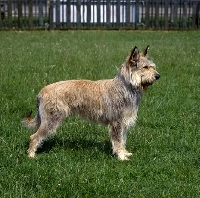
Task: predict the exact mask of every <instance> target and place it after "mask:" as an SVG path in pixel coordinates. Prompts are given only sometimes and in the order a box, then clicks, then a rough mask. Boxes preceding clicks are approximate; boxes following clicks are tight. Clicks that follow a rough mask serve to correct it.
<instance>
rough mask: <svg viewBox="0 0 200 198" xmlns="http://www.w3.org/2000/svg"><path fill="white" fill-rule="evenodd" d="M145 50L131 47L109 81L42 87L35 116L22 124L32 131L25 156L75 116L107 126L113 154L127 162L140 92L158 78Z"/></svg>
mask: <svg viewBox="0 0 200 198" xmlns="http://www.w3.org/2000/svg"><path fill="white" fill-rule="evenodd" d="M148 49H149V47H148V46H147V48H146V49H145V50H144V51H143V52H142V53H139V51H138V48H137V47H135V48H134V49H133V50H132V52H131V54H130V56H128V58H127V60H126V62H125V63H123V64H122V65H121V67H120V70H119V73H118V75H117V76H116V77H115V78H113V79H108V80H99V81H90V80H68V81H60V82H56V83H53V84H50V85H48V86H46V87H44V88H43V89H42V90H41V91H40V93H39V94H38V96H37V107H38V112H37V115H36V116H35V118H34V119H31V118H30V115H29V116H26V117H25V118H24V121H23V122H24V124H25V125H26V126H27V127H28V128H30V129H34V130H35V131H36V132H35V133H34V134H33V135H31V137H30V146H29V149H28V155H29V157H35V152H36V150H37V148H38V147H39V146H40V145H41V143H42V142H43V141H44V140H45V139H46V138H47V137H48V136H50V135H51V134H53V133H55V132H56V129H57V128H58V126H59V125H60V124H61V123H62V121H63V120H64V119H65V118H66V117H68V116H74V115H75V116H80V117H82V118H85V119H88V120H90V121H94V122H97V123H101V124H104V125H107V126H108V128H109V134H110V139H111V143H112V149H113V154H116V155H117V157H118V158H119V159H120V160H127V159H128V156H131V155H132V153H129V152H128V151H127V150H126V149H125V145H126V131H127V129H128V128H129V127H130V126H131V125H133V124H134V123H135V121H136V118H137V111H138V106H139V103H140V100H141V97H142V91H143V90H144V89H146V88H147V87H148V86H149V85H152V84H153V82H154V81H156V80H157V79H159V78H160V75H159V73H158V72H157V71H156V70H155V64H154V63H153V62H152V61H150V60H148V58H147V52H148Z"/></svg>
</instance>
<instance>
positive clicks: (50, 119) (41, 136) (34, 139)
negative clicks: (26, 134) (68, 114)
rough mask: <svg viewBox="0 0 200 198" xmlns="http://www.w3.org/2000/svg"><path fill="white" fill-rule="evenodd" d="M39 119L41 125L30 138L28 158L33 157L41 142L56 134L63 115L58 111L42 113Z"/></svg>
mask: <svg viewBox="0 0 200 198" xmlns="http://www.w3.org/2000/svg"><path fill="white" fill-rule="evenodd" d="M41 118H42V119H41V125H40V127H39V129H38V130H37V131H36V133H34V134H33V135H31V136H30V144H29V149H28V156H29V157H35V152H36V151H37V148H38V147H39V146H40V145H41V144H42V142H43V141H44V140H45V139H46V138H47V137H49V136H50V135H52V134H54V133H55V132H56V129H57V128H58V126H59V125H60V124H61V123H62V121H63V120H64V118H65V114H64V113H63V112H59V111H56V112H51V113H45V114H44V112H43V115H42V116H41Z"/></svg>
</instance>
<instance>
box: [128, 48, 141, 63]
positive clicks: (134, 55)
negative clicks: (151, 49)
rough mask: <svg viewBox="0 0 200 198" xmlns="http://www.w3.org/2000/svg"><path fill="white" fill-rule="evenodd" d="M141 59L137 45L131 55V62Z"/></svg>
mask: <svg viewBox="0 0 200 198" xmlns="http://www.w3.org/2000/svg"><path fill="white" fill-rule="evenodd" d="M138 59H139V50H138V48H137V47H136V46H135V47H134V48H133V49H132V51H131V55H130V57H129V62H132V63H133V62H137V61H138Z"/></svg>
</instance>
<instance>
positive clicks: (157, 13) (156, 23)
mask: <svg viewBox="0 0 200 198" xmlns="http://www.w3.org/2000/svg"><path fill="white" fill-rule="evenodd" d="M158 1H159V0H156V5H155V28H156V29H158V27H159V2H158Z"/></svg>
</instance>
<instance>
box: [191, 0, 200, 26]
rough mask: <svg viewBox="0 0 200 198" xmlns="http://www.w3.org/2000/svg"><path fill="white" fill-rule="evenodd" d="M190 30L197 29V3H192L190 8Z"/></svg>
mask: <svg viewBox="0 0 200 198" xmlns="http://www.w3.org/2000/svg"><path fill="white" fill-rule="evenodd" d="M192 9H193V10H192V28H193V29H195V28H197V21H198V20H197V17H198V14H199V13H197V10H198V9H197V2H193V8H192Z"/></svg>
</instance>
